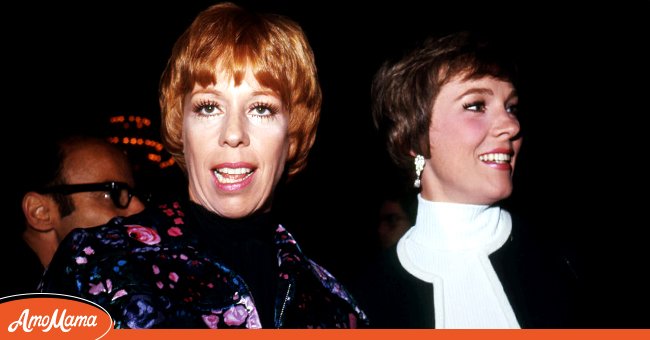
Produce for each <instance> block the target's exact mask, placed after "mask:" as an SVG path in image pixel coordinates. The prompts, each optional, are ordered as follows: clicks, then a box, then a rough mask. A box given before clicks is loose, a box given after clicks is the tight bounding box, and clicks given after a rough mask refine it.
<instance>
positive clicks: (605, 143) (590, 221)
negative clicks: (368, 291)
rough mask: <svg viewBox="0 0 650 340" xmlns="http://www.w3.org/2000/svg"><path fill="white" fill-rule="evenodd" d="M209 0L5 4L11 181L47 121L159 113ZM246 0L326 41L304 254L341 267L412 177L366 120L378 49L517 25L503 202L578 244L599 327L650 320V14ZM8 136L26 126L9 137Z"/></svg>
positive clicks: (615, 9) (319, 44) (355, 258)
mask: <svg viewBox="0 0 650 340" xmlns="http://www.w3.org/2000/svg"><path fill="white" fill-rule="evenodd" d="M212 3H213V2H209V1H193V2H189V1H183V2H179V1H176V2H170V3H165V4H163V3H157V4H152V5H149V6H150V7H146V6H145V5H144V4H139V3H136V2H120V1H104V2H102V1H92V2H86V3H83V4H81V5H80V4H68V3H56V2H47V3H44V4H39V3H33V2H29V3H24V4H21V5H18V7H16V5H12V8H11V9H9V8H4V9H3V10H2V13H3V14H2V16H3V17H4V19H5V20H3V21H4V23H3V26H4V27H3V45H4V46H3V52H2V54H3V56H4V57H3V60H4V61H3V64H4V67H3V72H2V73H3V75H4V77H3V82H4V86H3V88H4V89H5V90H4V91H3V92H4V93H3V95H2V98H4V101H3V102H4V105H3V110H2V119H3V127H4V128H3V130H2V131H3V133H4V134H5V138H4V141H5V145H4V150H5V151H8V152H9V153H8V154H6V155H5V157H6V158H5V159H4V160H5V164H4V168H6V169H8V170H15V171H14V172H10V174H11V175H9V177H8V178H7V179H6V182H8V184H7V187H9V188H10V187H11V183H12V182H13V181H20V172H21V169H20V164H21V159H25V158H26V157H34V156H35V154H34V153H33V152H25V147H24V146H25V145H28V144H30V142H32V143H34V142H35V141H37V143H41V142H42V140H43V139H44V138H43V137H44V136H45V137H46V136H48V135H49V134H50V133H51V132H53V131H55V132H60V131H62V130H66V129H73V128H74V129H79V127H82V128H87V129H88V131H94V129H96V128H95V126H97V125H98V122H104V121H105V119H106V117H108V116H110V115H113V114H116V113H126V114H145V115H148V116H151V117H153V118H154V119H157V117H158V114H159V108H158V103H157V89H158V80H159V77H160V74H161V73H162V70H163V68H164V66H165V64H166V60H167V58H168V57H169V54H170V51H171V47H172V44H173V42H174V41H175V39H176V38H177V37H178V36H179V35H180V34H181V33H182V31H183V30H184V29H185V28H186V27H187V26H188V25H189V24H190V23H191V21H192V20H193V18H194V16H195V15H196V14H197V13H198V12H199V11H200V10H202V9H204V8H206V7H207V6H209V5H210V4H212ZM237 3H238V4H240V5H242V6H243V7H245V8H248V9H252V10H255V11H262V12H273V13H279V14H284V15H287V16H289V17H290V18H292V19H294V20H295V21H297V22H298V23H299V24H300V25H301V26H302V27H303V29H304V30H305V32H306V34H307V36H308V38H309V40H310V43H311V44H312V47H313V49H314V51H315V55H316V61H317V65H318V70H319V77H320V80H321V84H322V88H323V98H324V102H323V109H322V118H321V122H320V125H319V130H318V135H317V140H316V144H315V146H314V148H313V150H312V152H311V154H310V161H309V166H308V168H307V169H306V171H305V172H304V173H302V174H300V175H299V176H297V177H296V178H295V180H294V181H292V182H291V183H289V184H288V185H287V186H286V187H285V188H283V189H282V191H281V192H280V196H281V199H279V200H278V210H280V211H281V212H282V213H283V214H285V215H286V217H285V218H286V221H287V225H288V226H289V228H290V230H291V231H292V232H293V234H294V236H296V238H297V239H298V240H299V241H300V243H301V245H302V247H303V249H304V250H305V251H306V253H307V254H308V255H310V256H312V257H313V258H314V259H315V260H317V261H318V262H320V263H322V264H324V265H325V266H326V267H327V268H328V269H330V270H331V271H332V272H333V273H334V274H335V275H337V276H339V277H341V278H343V279H344V280H345V279H347V278H348V277H349V276H350V275H351V274H353V273H354V271H355V268H358V267H357V266H358V265H360V264H363V262H365V261H367V259H368V258H369V257H370V255H371V254H373V251H374V242H375V241H374V239H373V228H374V226H375V225H376V223H377V222H376V217H375V216H376V211H377V204H378V203H379V198H380V197H381V195H382V194H383V192H384V190H385V189H386V188H389V187H400V186H404V187H408V186H409V185H410V182H403V181H402V179H401V178H402V177H400V174H399V173H398V172H396V171H395V170H394V169H393V168H392V167H391V165H390V162H389V161H388V160H387V158H386V156H385V149H384V148H383V145H381V144H380V143H379V141H378V138H377V136H376V135H375V133H374V130H373V127H372V122H371V116H370V96H369V92H370V91H369V88H370V82H371V79H372V76H373V74H374V72H375V71H376V70H377V69H378V68H379V66H380V65H381V63H382V62H383V61H384V60H386V59H389V58H396V57H399V56H400V55H402V53H403V52H404V51H406V50H407V49H408V48H410V47H412V46H414V44H415V43H416V42H418V41H420V40H421V39H423V38H424V37H426V36H428V35H431V34H439V33H443V32H448V31H453V30H457V29H465V28H471V29H478V30H486V31H492V32H495V33H497V34H499V35H501V36H503V37H506V38H508V39H511V41H512V44H513V47H514V48H515V49H516V50H517V51H518V54H519V57H520V61H521V68H522V74H523V79H524V83H523V84H522V88H521V99H522V115H521V119H522V123H523V128H524V146H523V149H522V150H523V151H522V154H521V158H520V160H519V162H518V164H517V174H516V176H515V193H514V194H513V197H512V198H511V199H510V200H508V201H507V202H506V205H507V206H508V207H509V208H510V209H511V210H512V211H513V213H516V214H519V215H522V216H524V217H525V218H526V219H528V220H529V221H532V222H534V223H531V228H536V229H537V230H538V231H539V232H540V234H541V235H543V237H545V238H547V239H548V240H552V241H554V242H555V243H556V244H558V247H560V248H562V249H563V250H564V251H566V252H568V253H569V254H570V256H571V258H572V261H573V262H574V266H575V268H576V270H577V271H578V272H579V273H580V275H581V276H582V277H584V278H585V280H586V281H587V282H588V283H589V284H588V288H587V289H589V290H591V293H592V295H593V297H594V301H593V304H594V308H597V309H602V314H601V313H598V314H601V315H600V316H599V317H602V319H603V323H602V325H603V326H605V327H649V326H650V312H648V308H647V307H646V306H648V305H647V303H648V299H647V297H648V289H649V288H648V287H650V285H648V281H647V280H646V279H642V278H641V276H647V275H648V274H647V273H648V268H649V267H650V266H649V265H648V262H649V261H648V260H650V256H649V255H648V251H649V250H648V249H649V248H650V245H649V244H648V238H647V237H648V232H647V228H648V222H647V219H646V218H645V214H644V208H645V206H646V205H647V203H648V200H647V198H646V192H647V182H648V180H647V171H646V170H645V166H643V165H642V163H645V162H644V158H646V154H647V153H648V148H647V145H648V143H647V142H646V138H645V137H646V135H648V132H647V131H645V124H644V123H643V122H644V121H645V120H647V116H648V111H649V110H648V105H647V101H648V99H647V96H648V93H647V92H648V86H647V81H648V80H647V79H648V78H647V63H648V60H649V59H648V55H647V53H645V52H642V50H644V48H643V45H647V42H648V37H647V36H644V35H643V34H642V32H643V31H644V30H643V29H644V28H645V31H647V20H646V18H643V17H642V11H640V9H639V8H633V7H627V6H624V5H613V4H612V3H609V4H603V5H601V6H596V5H593V4H590V5H589V7H582V8H575V9H568V8H565V7H564V6H562V3H559V4H552V3H548V2H543V3H533V4H530V3H527V4H525V5H498V4H494V3H489V4H482V5H477V4H471V3H466V2H462V3H459V4H447V3H441V2H427V1H397V2H393V3H388V4H383V5H380V4H373V5H372V6H364V5H362V4H354V6H353V5H352V4H350V2H349V1H346V2H343V1H317V2H312V1H305V2H298V1H264V2H261V1H260V2H254V1H238V2H237ZM3 6H7V5H3ZM359 6H361V7H362V8H351V7H359ZM9 19H11V20H12V22H14V23H15V24H11V25H9V24H8V22H9V21H8V20H9ZM157 123H158V122H157V121H155V124H157ZM99 133H101V131H100V132H99ZM13 134H18V137H8V136H10V135H12V136H13ZM37 137H38V138H37ZM279 202H282V203H281V204H280V203H279Z"/></svg>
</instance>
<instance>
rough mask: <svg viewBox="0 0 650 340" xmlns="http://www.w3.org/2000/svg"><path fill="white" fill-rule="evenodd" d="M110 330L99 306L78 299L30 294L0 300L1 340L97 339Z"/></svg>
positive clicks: (106, 315)
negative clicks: (46, 339) (43, 339)
mask: <svg viewBox="0 0 650 340" xmlns="http://www.w3.org/2000/svg"><path fill="white" fill-rule="evenodd" d="M111 328H113V320H112V319H111V316H110V315H109V314H108V312H107V311H106V310H105V309H104V308H102V307H101V306H99V305H97V304H95V303H94V302H90V301H88V300H84V299H82V298H79V297H75V296H69V295H63V294H50V293H33V294H20V295H12V296H7V297H2V298H0V338H2V339H41V338H48V339H56V338H57V336H58V337H61V338H65V339H99V338H101V337H103V336H104V335H106V333H108V331H109V330H111Z"/></svg>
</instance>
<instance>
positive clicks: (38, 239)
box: [23, 226, 59, 268]
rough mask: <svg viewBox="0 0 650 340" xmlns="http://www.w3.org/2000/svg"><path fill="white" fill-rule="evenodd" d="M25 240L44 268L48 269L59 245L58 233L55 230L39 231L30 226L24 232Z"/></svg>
mask: <svg viewBox="0 0 650 340" xmlns="http://www.w3.org/2000/svg"><path fill="white" fill-rule="evenodd" d="M23 240H25V242H26V243H27V245H29V247H30V248H31V249H32V251H34V253H36V256H38V259H39V261H40V262H41V264H42V265H43V268H47V266H49V265H50V261H52V257H53V256H54V253H55V252H56V248H57V247H58V245H59V241H58V240H57V236H56V232H55V231H54V230H48V231H38V230H34V229H32V228H31V227H29V226H28V227H27V229H26V230H25V231H24V232H23Z"/></svg>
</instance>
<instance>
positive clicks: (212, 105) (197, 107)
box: [192, 100, 280, 119]
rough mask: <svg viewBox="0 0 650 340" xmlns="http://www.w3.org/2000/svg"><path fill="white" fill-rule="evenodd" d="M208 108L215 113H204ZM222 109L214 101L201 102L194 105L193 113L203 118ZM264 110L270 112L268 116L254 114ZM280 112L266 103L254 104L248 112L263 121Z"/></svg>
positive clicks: (274, 106)
mask: <svg viewBox="0 0 650 340" xmlns="http://www.w3.org/2000/svg"><path fill="white" fill-rule="evenodd" d="M206 108H210V109H212V111H213V113H208V112H203V111H204V110H205V109H206ZM220 109H221V107H220V106H219V104H217V103H216V102H214V101H211V100H201V101H200V102H198V103H197V104H195V105H194V107H193V108H192V111H193V112H195V113H197V114H199V115H201V116H213V115H215V114H216V113H214V111H215V110H220ZM259 109H263V111H266V110H268V111H269V113H268V114H257V113H254V111H255V110H259ZM279 111H280V108H279V107H277V105H273V104H269V103H264V102H256V103H254V104H252V105H251V106H250V107H249V109H248V112H250V113H252V116H253V117H258V118H263V119H270V118H272V117H273V116H274V115H276V114H277V113H278V112H279Z"/></svg>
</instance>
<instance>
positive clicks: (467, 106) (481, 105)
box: [463, 100, 519, 115]
mask: <svg viewBox="0 0 650 340" xmlns="http://www.w3.org/2000/svg"><path fill="white" fill-rule="evenodd" d="M474 106H478V107H479V109H478V110H474V109H470V108H471V107H474ZM463 108H464V109H465V110H469V111H474V112H484V111H485V102H484V101H482V100H479V101H475V102H471V103H467V104H463ZM518 109H519V107H518V106H517V104H512V105H508V106H506V110H507V111H508V112H509V113H510V114H513V115H517V113H518V111H519V110H518Z"/></svg>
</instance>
